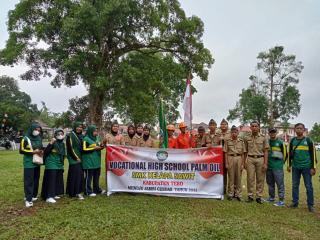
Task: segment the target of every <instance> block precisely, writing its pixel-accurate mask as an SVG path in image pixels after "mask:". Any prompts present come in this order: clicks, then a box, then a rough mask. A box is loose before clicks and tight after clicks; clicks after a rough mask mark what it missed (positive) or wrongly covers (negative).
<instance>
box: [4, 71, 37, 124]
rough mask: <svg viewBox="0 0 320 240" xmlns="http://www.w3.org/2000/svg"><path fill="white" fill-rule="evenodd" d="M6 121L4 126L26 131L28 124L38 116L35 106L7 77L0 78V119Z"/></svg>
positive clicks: (14, 81) (13, 81)
mask: <svg viewBox="0 0 320 240" xmlns="http://www.w3.org/2000/svg"><path fill="white" fill-rule="evenodd" d="M5 114H6V115H7V117H6V118H5V119H6V120H7V122H6V124H8V126H9V127H12V128H13V129H16V130H19V129H27V128H28V126H29V125H30V122H31V121H32V120H34V119H35V118H36V117H37V116H38V114H39V111H38V108H37V105H36V104H32V102H31V98H30V96H29V95H28V94H26V93H25V92H21V91H20V89H19V86H18V83H17V81H16V80H15V79H13V78H11V77H8V76H0V117H1V120H2V119H3V118H4V115H5Z"/></svg>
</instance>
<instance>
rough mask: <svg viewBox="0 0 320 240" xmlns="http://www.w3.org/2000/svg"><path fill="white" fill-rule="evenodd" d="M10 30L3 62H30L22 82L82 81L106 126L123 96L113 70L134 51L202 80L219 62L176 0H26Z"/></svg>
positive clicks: (12, 15)
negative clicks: (106, 110) (110, 106)
mask: <svg viewBox="0 0 320 240" xmlns="http://www.w3.org/2000/svg"><path fill="white" fill-rule="evenodd" d="M8 31H9V39H8V41H7V43H6V47H5V49H3V50H2V51H1V52H0V62H1V63H2V64H5V65H14V64H16V63H18V62H20V61H24V62H26V63H27V64H28V65H29V66H30V70H28V71H27V72H26V73H24V74H23V75H22V79H25V80H40V79H41V78H42V77H49V78H51V79H52V82H51V83H52V85H53V86H55V87H58V86H61V85H62V84H65V85H67V86H74V85H76V84H78V83H79V81H83V83H84V84H85V85H86V86H87V87H88V91H89V110H90V118H91V119H90V121H91V122H94V123H96V124H98V125H99V126H100V125H101V122H102V116H103V106H104V105H105V104H107V103H108V102H109V101H112V100H113V96H114V93H115V92H116V91H117V89H116V88H115V86H116V85H117V84H116V82H115V80H114V70H115V69H117V67H118V66H119V64H121V62H122V61H125V60H126V58H127V57H128V54H129V53H132V52H144V53H145V52H146V50H148V51H147V53H148V54H150V55H152V54H155V53H159V52H160V53H164V54H166V55H169V56H170V57H172V58H173V59H174V60H175V61H177V62H179V63H180V64H183V65H184V66H185V68H186V69H187V71H188V72H193V73H195V74H197V75H198V76H199V77H200V78H201V79H202V80H207V77H208V68H210V66H211V64H212V63H213V58H212V56H211V54H210V52H209V50H208V49H206V48H205V47H204V45H203V43H202V35H203V31H204V28H203V23H202V21H201V20H200V19H199V18H198V17H196V16H192V17H187V16H186V15H185V12H184V11H183V9H182V8H181V7H180V4H179V2H178V1H177V0H165V1H164V0H148V1H147V0H80V1H78V0H55V1H53V0H24V1H21V2H20V3H19V4H17V5H16V7H15V9H14V10H13V11H10V12H9V21H8ZM122 81H126V79H122ZM141 104H145V103H144V102H141Z"/></svg>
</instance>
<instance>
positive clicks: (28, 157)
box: [20, 137, 39, 168]
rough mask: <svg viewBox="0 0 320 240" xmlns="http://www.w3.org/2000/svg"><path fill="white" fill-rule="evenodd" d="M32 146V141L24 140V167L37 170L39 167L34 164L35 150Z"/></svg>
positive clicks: (21, 145) (22, 152) (22, 149)
mask: <svg viewBox="0 0 320 240" xmlns="http://www.w3.org/2000/svg"><path fill="white" fill-rule="evenodd" d="M29 143H31V144H32V141H31V140H30V139H29V140H28V138H27V137H24V138H22V140H21V143H20V153H21V154H23V167H24V168H36V167H39V165H38V164H34V163H33V161H32V160H33V154H32V152H33V150H34V149H33V148H32V146H30V144H29Z"/></svg>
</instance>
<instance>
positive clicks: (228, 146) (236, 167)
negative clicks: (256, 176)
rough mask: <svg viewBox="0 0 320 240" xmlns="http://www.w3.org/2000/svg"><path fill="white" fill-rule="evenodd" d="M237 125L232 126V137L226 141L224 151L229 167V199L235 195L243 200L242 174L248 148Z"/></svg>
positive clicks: (227, 167)
mask: <svg viewBox="0 0 320 240" xmlns="http://www.w3.org/2000/svg"><path fill="white" fill-rule="evenodd" d="M238 135H239V131H238V129H237V127H236V126H232V128H231V138H229V139H227V140H226V141H225V144H224V147H223V151H224V153H225V160H226V169H228V197H227V198H228V200H232V198H233V197H235V198H236V199H237V200H238V201H241V187H242V186H241V176H242V170H243V168H244V153H245V152H246V148H245V145H244V141H243V140H242V139H240V138H239V137H238Z"/></svg>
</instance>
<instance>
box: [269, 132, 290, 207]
mask: <svg viewBox="0 0 320 240" xmlns="http://www.w3.org/2000/svg"><path fill="white" fill-rule="evenodd" d="M269 137H270V139H269V146H270V148H269V154H268V169H267V172H266V181H267V184H268V188H269V198H268V199H267V202H274V201H275V184H276V185H277V188H278V196H279V201H278V202H277V203H275V204H274V205H275V206H277V207H283V206H285V204H284V195H285V193H284V191H285V187H284V173H283V165H284V162H285V160H286V157H287V154H286V146H285V145H284V144H283V142H282V141H281V140H280V139H279V138H277V129H276V128H270V129H269Z"/></svg>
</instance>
